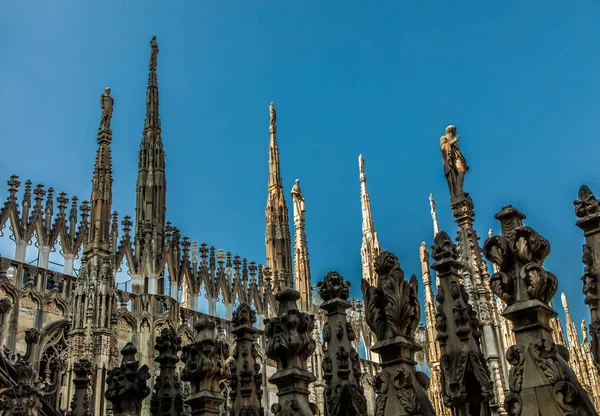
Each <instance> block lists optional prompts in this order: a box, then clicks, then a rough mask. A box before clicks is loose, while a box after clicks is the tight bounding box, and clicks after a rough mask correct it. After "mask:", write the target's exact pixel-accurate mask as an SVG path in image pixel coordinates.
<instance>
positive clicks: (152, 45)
mask: <svg viewBox="0 0 600 416" xmlns="http://www.w3.org/2000/svg"><path fill="white" fill-rule="evenodd" d="M157 56H158V43H156V36H154V37H153V38H152V40H151V41H150V67H152V68H154V69H156V57H157Z"/></svg>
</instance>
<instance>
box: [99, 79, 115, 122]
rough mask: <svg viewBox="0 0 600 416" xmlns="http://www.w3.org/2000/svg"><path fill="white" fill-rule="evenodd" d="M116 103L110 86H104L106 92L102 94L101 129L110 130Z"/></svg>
mask: <svg viewBox="0 0 600 416" xmlns="http://www.w3.org/2000/svg"><path fill="white" fill-rule="evenodd" d="M114 104H115V100H114V99H113V98H112V97H111V96H110V87H106V88H104V92H103V93H102V94H101V95H100V106H101V107H102V118H101V119H100V128H99V130H110V121H111V119H112V113H113V106H114Z"/></svg>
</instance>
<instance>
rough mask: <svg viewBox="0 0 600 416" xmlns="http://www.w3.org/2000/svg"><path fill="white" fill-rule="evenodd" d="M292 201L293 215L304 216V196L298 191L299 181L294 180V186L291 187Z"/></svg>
mask: <svg viewBox="0 0 600 416" xmlns="http://www.w3.org/2000/svg"><path fill="white" fill-rule="evenodd" d="M292 200H293V201H294V215H296V214H297V215H304V213H305V212H306V207H305V205H304V196H302V191H301V190H300V180H299V179H296V184H295V185H294V186H293V187H292Z"/></svg>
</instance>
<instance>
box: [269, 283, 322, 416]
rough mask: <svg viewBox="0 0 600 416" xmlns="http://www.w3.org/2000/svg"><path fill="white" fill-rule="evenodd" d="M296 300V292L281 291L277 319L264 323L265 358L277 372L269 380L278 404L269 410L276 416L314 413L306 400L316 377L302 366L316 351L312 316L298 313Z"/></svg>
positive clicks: (313, 406) (297, 295) (305, 415)
mask: <svg viewBox="0 0 600 416" xmlns="http://www.w3.org/2000/svg"><path fill="white" fill-rule="evenodd" d="M299 298H300V292H298V291H297V290H294V289H291V288H289V287H286V288H283V289H282V290H280V291H279V292H277V294H276V295H275V300H276V301H277V302H278V303H279V308H278V311H277V317H274V318H271V319H265V335H266V337H267V346H266V353H267V357H269V358H271V359H272V360H274V361H276V362H277V372H276V373H275V374H273V375H272V376H271V378H270V379H269V381H270V382H271V383H273V384H275V385H276V386H277V389H278V390H279V393H278V394H277V395H278V396H279V403H275V404H273V405H272V406H271V411H272V412H273V413H274V414H275V415H276V416H309V415H311V414H316V410H317V409H316V405H315V404H314V403H310V401H309V397H308V396H309V390H308V385H309V384H310V383H312V382H314V381H315V380H316V377H315V376H314V375H313V374H312V373H310V372H309V371H307V363H306V360H307V359H308V357H310V356H311V355H312V354H313V353H314V352H315V349H316V343H315V340H314V339H313V338H312V336H311V333H312V331H313V329H314V316H313V315H308V314H306V313H304V312H300V311H299V310H298V306H297V304H296V301H297V300H298V299H299Z"/></svg>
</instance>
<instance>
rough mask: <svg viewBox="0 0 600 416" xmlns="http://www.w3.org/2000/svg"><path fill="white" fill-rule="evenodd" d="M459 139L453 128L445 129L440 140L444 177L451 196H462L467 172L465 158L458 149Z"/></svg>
mask: <svg viewBox="0 0 600 416" xmlns="http://www.w3.org/2000/svg"><path fill="white" fill-rule="evenodd" d="M459 139H460V136H459V135H457V134H456V127H455V126H448V127H446V134H445V135H443V136H442V137H441V138H440V150H441V152H442V161H443V162H444V175H446V180H447V181H448V187H449V188H450V195H451V196H459V195H462V193H463V184H464V182H465V174H466V173H467V171H468V170H469V167H468V166H467V162H466V161H465V157H464V156H463V154H462V152H461V151H460V149H459V147H458V140H459Z"/></svg>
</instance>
